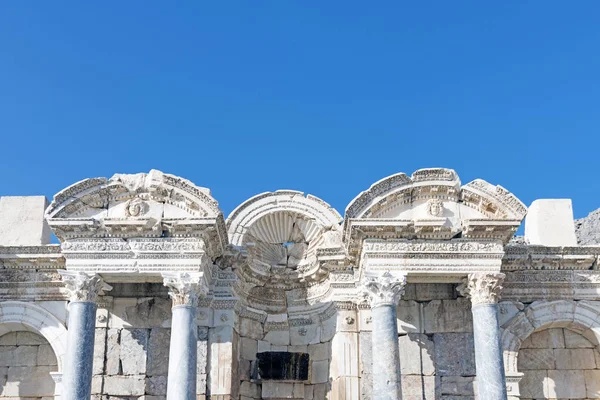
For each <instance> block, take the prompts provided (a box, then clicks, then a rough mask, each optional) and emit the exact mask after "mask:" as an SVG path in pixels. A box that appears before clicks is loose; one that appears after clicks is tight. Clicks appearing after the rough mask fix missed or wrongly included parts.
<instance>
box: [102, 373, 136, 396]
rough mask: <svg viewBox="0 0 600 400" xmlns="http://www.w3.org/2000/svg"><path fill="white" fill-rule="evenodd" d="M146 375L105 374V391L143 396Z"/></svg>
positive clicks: (112, 393) (110, 393)
mask: <svg viewBox="0 0 600 400" xmlns="http://www.w3.org/2000/svg"><path fill="white" fill-rule="evenodd" d="M145 386H146V377H145V376H144V375H136V376H105V377H104V392H105V393H106V394H108V395H111V397H112V396H113V395H116V396H141V395H143V394H144V392H145Z"/></svg>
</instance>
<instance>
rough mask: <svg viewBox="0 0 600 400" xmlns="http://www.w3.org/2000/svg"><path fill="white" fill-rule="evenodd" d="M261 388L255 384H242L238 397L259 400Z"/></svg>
mask: <svg viewBox="0 0 600 400" xmlns="http://www.w3.org/2000/svg"><path fill="white" fill-rule="evenodd" d="M261 390H262V389H261V387H260V386H259V385H257V384H256V383H250V382H242V384H241V385H240V395H241V396H246V397H250V398H253V399H259V398H260V396H261Z"/></svg>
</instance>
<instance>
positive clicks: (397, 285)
mask: <svg viewBox="0 0 600 400" xmlns="http://www.w3.org/2000/svg"><path fill="white" fill-rule="evenodd" d="M405 286H406V274H403V273H399V274H394V275H392V274H390V273H389V272H384V273H383V274H382V275H379V276H371V277H366V278H365V280H364V281H363V282H362V285H361V288H360V291H361V293H362V295H363V297H364V298H365V299H367V301H368V302H369V304H370V305H371V308H375V307H379V306H386V305H393V306H395V305H397V304H398V301H399V300H400V297H401V296H402V294H404V288H405Z"/></svg>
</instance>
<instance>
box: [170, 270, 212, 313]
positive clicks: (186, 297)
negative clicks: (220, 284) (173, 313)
mask: <svg viewBox="0 0 600 400" xmlns="http://www.w3.org/2000/svg"><path fill="white" fill-rule="evenodd" d="M162 276H163V279H164V285H165V286H166V287H168V288H169V296H170V297H171V299H172V300H173V307H175V306H182V305H185V306H194V307H196V306H197V305H198V300H199V297H200V296H204V295H206V294H207V293H208V285H207V284H206V282H205V281H204V274H203V273H201V272H196V273H184V272H163V273H162Z"/></svg>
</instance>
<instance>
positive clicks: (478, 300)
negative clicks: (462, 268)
mask: <svg viewBox="0 0 600 400" xmlns="http://www.w3.org/2000/svg"><path fill="white" fill-rule="evenodd" d="M505 277H506V275H505V274H502V273H473V274H469V276H468V277H467V278H464V280H463V283H462V284H461V285H459V286H458V287H457V288H456V290H458V291H459V292H460V294H461V295H463V296H465V297H468V298H470V299H471V303H472V304H473V306H476V305H479V304H496V303H498V301H499V300H500V293H501V292H502V284H503V283H504V278H505Z"/></svg>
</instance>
